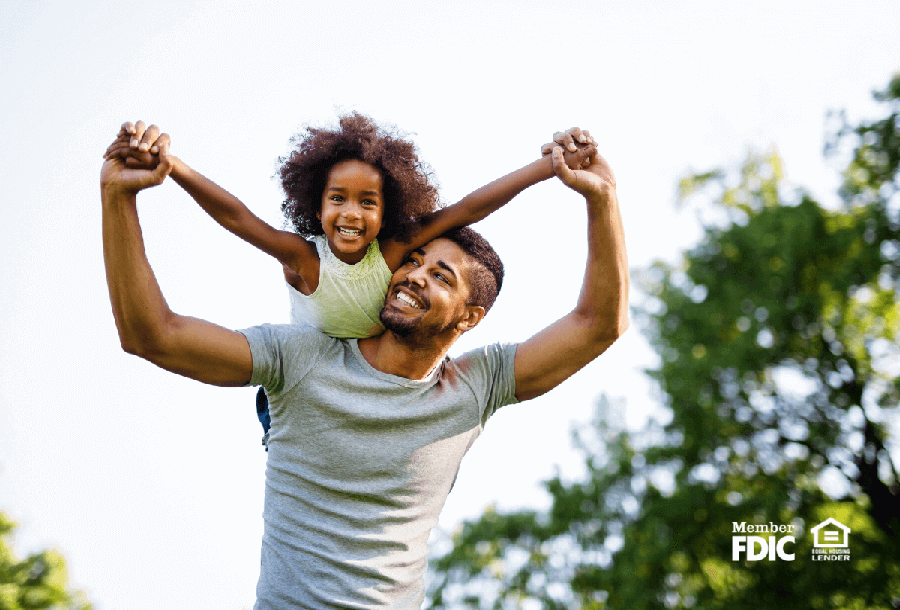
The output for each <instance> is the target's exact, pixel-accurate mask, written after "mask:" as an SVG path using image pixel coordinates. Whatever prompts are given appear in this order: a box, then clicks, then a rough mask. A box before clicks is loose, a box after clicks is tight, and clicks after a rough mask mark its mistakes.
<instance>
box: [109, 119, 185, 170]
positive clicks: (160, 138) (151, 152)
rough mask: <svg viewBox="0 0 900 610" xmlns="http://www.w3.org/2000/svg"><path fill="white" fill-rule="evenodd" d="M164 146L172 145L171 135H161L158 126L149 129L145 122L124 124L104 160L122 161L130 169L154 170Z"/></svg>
mask: <svg viewBox="0 0 900 610" xmlns="http://www.w3.org/2000/svg"><path fill="white" fill-rule="evenodd" d="M164 144H165V145H169V144H170V140H169V135H168V134H165V133H163V134H160V132H159V127H157V126H156V125H150V127H147V126H146V125H145V123H144V122H143V121H138V122H137V123H130V122H128V123H123V124H122V127H121V128H120V129H119V133H118V134H117V135H116V139H115V140H113V143H112V144H110V145H109V148H107V149H106V152H105V153H104V154H103V158H104V159H113V158H119V159H122V160H123V161H124V162H125V166H126V167H129V168H135V169H153V168H155V167H156V166H157V165H158V164H159V162H160V159H159V156H158V153H159V150H160V147H161V146H163V145H164Z"/></svg>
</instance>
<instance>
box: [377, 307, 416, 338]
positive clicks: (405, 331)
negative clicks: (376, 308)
mask: <svg viewBox="0 0 900 610" xmlns="http://www.w3.org/2000/svg"><path fill="white" fill-rule="evenodd" d="M378 319H379V320H381V323H382V324H384V328H385V330H387V331H389V332H392V333H394V334H395V335H397V336H398V337H404V338H405V337H409V336H410V335H412V334H413V332H414V331H415V330H416V328H417V327H418V326H419V321H420V320H421V318H407V317H404V316H402V315H401V314H400V313H399V312H396V311H394V310H391V309H388V308H387V307H385V308H383V309H382V310H381V315H379V316H378Z"/></svg>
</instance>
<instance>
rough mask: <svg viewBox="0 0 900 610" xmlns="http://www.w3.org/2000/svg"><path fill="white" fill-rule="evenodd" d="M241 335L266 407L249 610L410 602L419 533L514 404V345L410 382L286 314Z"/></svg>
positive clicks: (417, 598)
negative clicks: (492, 420)
mask: <svg viewBox="0 0 900 610" xmlns="http://www.w3.org/2000/svg"><path fill="white" fill-rule="evenodd" d="M241 332H242V333H243V334H244V335H245V336H246V337H247V340H248V342H249V343H250V349H251V352H252V354H253V377H252V379H251V381H250V383H251V384H252V385H262V386H263V387H264V388H265V389H266V393H267V394H268V396H269V409H270V412H271V416H272V427H271V430H270V432H269V452H268V462H267V466H266V497H265V509H264V512H263V519H264V521H265V530H264V534H263V540H262V559H261V566H260V576H259V583H258V584H257V590H256V595H257V601H256V606H255V608H256V610H269V609H279V610H281V609H287V608H291V609H293V608H309V609H318V608H394V609H397V610H401V609H404V610H405V609H410V610H418V609H419V608H420V607H421V605H422V601H423V599H424V581H423V575H424V572H425V567H426V558H427V554H428V548H427V541H428V535H429V533H430V532H431V529H432V528H433V527H434V526H435V524H436V523H437V520H438V514H439V513H440V511H441V508H442V507H443V505H444V501H445V500H446V498H447V494H448V493H449V492H450V487H451V485H452V484H453V480H454V478H455V477H456V473H457V471H458V469H459V464H460V461H461V460H462V457H463V455H465V453H466V451H468V449H469V447H471V446H472V443H473V442H474V441H475V439H476V438H477V437H478V435H479V434H480V433H481V430H482V428H483V426H484V424H485V422H486V421H487V419H488V417H490V416H491V415H492V414H493V413H494V412H495V411H496V410H497V409H498V408H500V407H501V406H503V405H506V404H510V403H513V402H516V398H515V374H514V360H515V351H516V346H515V345H514V344H510V345H499V344H497V345H491V346H487V347H484V348H481V349H478V350H473V351H471V352H468V353H466V354H465V355H463V356H461V357H459V358H456V359H452V360H451V359H449V358H447V359H445V360H444V362H443V363H441V365H440V366H439V367H437V368H436V369H435V370H434V371H433V372H432V374H431V375H429V377H428V378H426V379H424V380H410V379H405V378H403V377H396V376H394V375H388V374H386V373H382V372H381V371H378V370H376V369H374V368H372V366H370V365H369V363H368V362H366V360H365V358H364V357H363V355H362V354H361V353H360V351H359V347H358V346H357V341H356V340H355V339H349V340H344V339H335V338H332V337H329V336H327V335H324V334H322V333H320V332H318V331H316V330H313V329H311V328H307V327H302V326H292V325H286V326H272V325H265V326H258V327H254V328H250V329H247V330H244V331H241Z"/></svg>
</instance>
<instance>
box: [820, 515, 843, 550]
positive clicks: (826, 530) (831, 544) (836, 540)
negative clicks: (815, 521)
mask: <svg viewBox="0 0 900 610" xmlns="http://www.w3.org/2000/svg"><path fill="white" fill-rule="evenodd" d="M812 533H813V546H815V547H816V548H820V549H821V548H846V547H847V539H848V538H849V535H850V528H849V527H847V526H846V525H844V524H843V523H841V522H840V521H836V520H835V519H831V518H829V519H826V520H825V521H823V522H822V523H820V524H819V525H817V526H815V527H814V528H812Z"/></svg>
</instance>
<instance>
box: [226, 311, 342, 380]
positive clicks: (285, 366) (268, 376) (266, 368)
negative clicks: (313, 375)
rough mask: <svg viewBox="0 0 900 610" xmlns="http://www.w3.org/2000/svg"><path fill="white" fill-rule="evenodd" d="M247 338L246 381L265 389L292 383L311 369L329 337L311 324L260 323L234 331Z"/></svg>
mask: <svg viewBox="0 0 900 610" xmlns="http://www.w3.org/2000/svg"><path fill="white" fill-rule="evenodd" d="M238 332H240V333H241V334H243V335H244V336H245V337H246V338H247V343H249V344H250V353H251V355H252V356H253V375H252V376H251V377H250V383H249V385H261V386H262V387H264V388H265V389H266V392H268V393H270V394H271V393H277V392H281V391H282V389H284V388H291V387H293V386H294V385H295V384H296V383H297V382H298V381H299V380H301V379H302V378H303V377H304V376H305V375H306V374H307V373H308V372H309V371H310V369H312V367H313V365H314V364H315V362H316V360H317V359H318V356H319V354H320V353H321V351H322V349H323V347H324V346H325V343H326V342H327V341H329V340H331V341H333V339H330V338H329V337H327V336H326V335H323V334H322V333H320V332H319V331H317V330H316V329H314V328H311V327H307V326H298V325H291V324H282V325H276V324H264V325H262V326H253V327H251V328H245V329H244V330H241V331H238Z"/></svg>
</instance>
